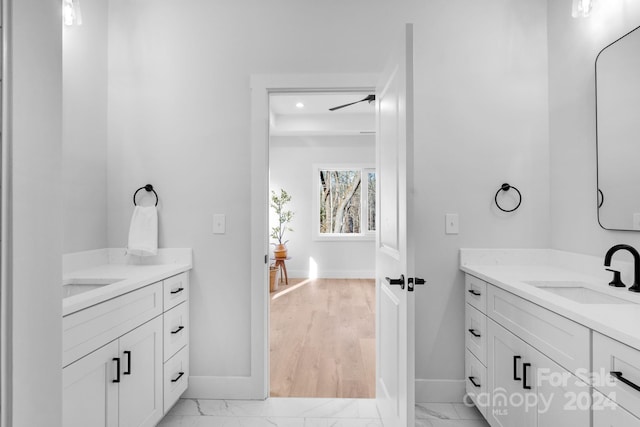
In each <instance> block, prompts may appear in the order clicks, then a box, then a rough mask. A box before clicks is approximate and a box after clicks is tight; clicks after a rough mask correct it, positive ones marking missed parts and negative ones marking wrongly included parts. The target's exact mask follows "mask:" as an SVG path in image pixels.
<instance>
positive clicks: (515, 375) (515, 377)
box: [513, 356, 522, 381]
mask: <svg viewBox="0 0 640 427" xmlns="http://www.w3.org/2000/svg"><path fill="white" fill-rule="evenodd" d="M520 359H521V357H520V356H513V380H514V381H522V378H520V377H518V360H520Z"/></svg>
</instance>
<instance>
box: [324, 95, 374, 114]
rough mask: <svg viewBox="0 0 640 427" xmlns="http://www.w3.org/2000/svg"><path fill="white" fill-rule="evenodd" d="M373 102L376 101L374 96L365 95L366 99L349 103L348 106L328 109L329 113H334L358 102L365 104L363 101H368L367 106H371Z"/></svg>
mask: <svg viewBox="0 0 640 427" xmlns="http://www.w3.org/2000/svg"><path fill="white" fill-rule="evenodd" d="M375 100H376V96H375V95H367V96H366V98H363V99H361V100H360V101H356V102H350V103H348V104H344V105H339V106H337V107H333V108H329V111H336V110H339V109H341V108H344V107H348V106H349V105H353V104H358V103H360V102H365V101H368V102H369V104H371V103H372V102H373V101H375Z"/></svg>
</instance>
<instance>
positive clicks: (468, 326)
mask: <svg viewBox="0 0 640 427" xmlns="http://www.w3.org/2000/svg"><path fill="white" fill-rule="evenodd" d="M464 327H465V330H464V331H465V346H466V347H467V350H469V351H470V352H471V353H473V354H474V355H475V356H476V357H477V358H478V360H479V361H480V362H481V363H482V364H483V365H485V366H486V365H487V316H485V315H484V314H482V313H480V312H479V311H478V310H476V309H475V308H473V306H471V305H469V304H467V307H466V310H465V326H464Z"/></svg>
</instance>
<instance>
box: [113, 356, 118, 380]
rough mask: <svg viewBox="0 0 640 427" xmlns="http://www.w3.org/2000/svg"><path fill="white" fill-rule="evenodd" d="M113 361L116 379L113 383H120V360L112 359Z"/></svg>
mask: <svg viewBox="0 0 640 427" xmlns="http://www.w3.org/2000/svg"><path fill="white" fill-rule="evenodd" d="M113 361H114V362H116V379H115V380H113V382H114V383H119V382H120V358H119V357H114V358H113Z"/></svg>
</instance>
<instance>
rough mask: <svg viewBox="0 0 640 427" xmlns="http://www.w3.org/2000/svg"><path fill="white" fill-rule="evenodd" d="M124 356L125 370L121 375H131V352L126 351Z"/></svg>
mask: <svg viewBox="0 0 640 427" xmlns="http://www.w3.org/2000/svg"><path fill="white" fill-rule="evenodd" d="M124 354H126V355H127V370H126V371H124V372H123V373H122V375H131V352H130V351H128V350H127V351H125V352H124Z"/></svg>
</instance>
